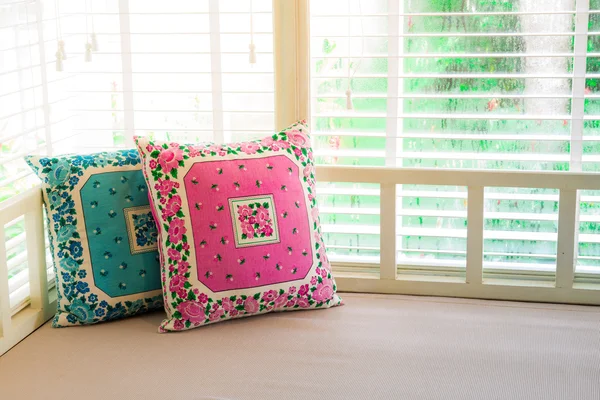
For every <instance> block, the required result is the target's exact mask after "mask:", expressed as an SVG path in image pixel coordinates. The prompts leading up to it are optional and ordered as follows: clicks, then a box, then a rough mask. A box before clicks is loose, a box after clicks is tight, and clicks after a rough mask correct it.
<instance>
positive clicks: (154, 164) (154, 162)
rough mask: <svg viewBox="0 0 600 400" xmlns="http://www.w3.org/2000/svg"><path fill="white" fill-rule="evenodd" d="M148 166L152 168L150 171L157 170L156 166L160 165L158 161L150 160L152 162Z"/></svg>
mask: <svg viewBox="0 0 600 400" xmlns="http://www.w3.org/2000/svg"><path fill="white" fill-rule="evenodd" d="M148 165H149V166H150V169H156V166H157V165H158V164H157V163H156V160H150V162H149V163H148Z"/></svg>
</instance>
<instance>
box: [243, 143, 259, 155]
mask: <svg viewBox="0 0 600 400" xmlns="http://www.w3.org/2000/svg"><path fill="white" fill-rule="evenodd" d="M240 148H241V150H242V151H243V152H244V153H246V154H256V151H257V150H258V149H260V146H259V145H258V144H257V143H254V142H245V143H242V144H241V145H240Z"/></svg>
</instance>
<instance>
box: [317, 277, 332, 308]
mask: <svg viewBox="0 0 600 400" xmlns="http://www.w3.org/2000/svg"><path fill="white" fill-rule="evenodd" d="M312 297H313V299H314V300H315V301H318V302H319V303H322V302H325V301H327V300H329V299H331V298H332V297H333V284H332V283H331V281H330V280H329V279H326V280H323V282H322V283H319V284H318V285H317V290H315V291H314V292H313V294H312Z"/></svg>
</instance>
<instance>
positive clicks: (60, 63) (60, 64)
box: [56, 47, 65, 72]
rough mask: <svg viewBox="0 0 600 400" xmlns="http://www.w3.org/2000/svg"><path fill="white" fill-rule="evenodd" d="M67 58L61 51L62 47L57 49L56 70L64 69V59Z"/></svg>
mask: <svg viewBox="0 0 600 400" xmlns="http://www.w3.org/2000/svg"><path fill="white" fill-rule="evenodd" d="M64 59H65V56H64V54H63V53H62V52H61V51H60V47H59V48H58V50H57V51H56V70H57V71H58V72H61V71H63V60H64Z"/></svg>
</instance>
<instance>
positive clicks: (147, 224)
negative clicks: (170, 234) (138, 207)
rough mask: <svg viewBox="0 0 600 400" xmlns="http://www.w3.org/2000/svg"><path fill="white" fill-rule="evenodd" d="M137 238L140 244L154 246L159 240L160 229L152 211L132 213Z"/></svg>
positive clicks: (141, 245)
mask: <svg viewBox="0 0 600 400" xmlns="http://www.w3.org/2000/svg"><path fill="white" fill-rule="evenodd" d="M132 218H133V222H134V229H135V238H136V243H137V245H138V246H140V247H143V246H153V245H155V244H156V242H157V238H158V230H157V228H156V223H155V222H154V217H153V216H152V212H147V213H143V214H133V215H132Z"/></svg>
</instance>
